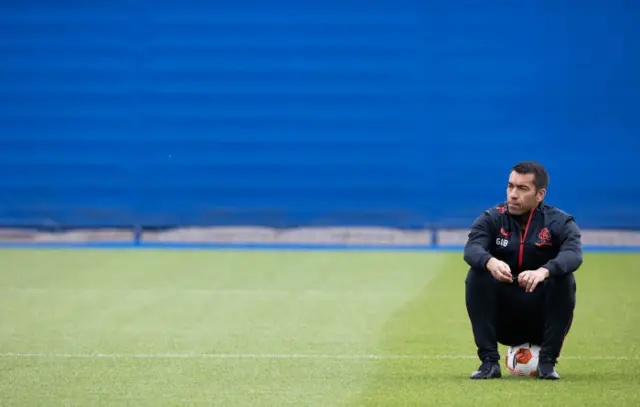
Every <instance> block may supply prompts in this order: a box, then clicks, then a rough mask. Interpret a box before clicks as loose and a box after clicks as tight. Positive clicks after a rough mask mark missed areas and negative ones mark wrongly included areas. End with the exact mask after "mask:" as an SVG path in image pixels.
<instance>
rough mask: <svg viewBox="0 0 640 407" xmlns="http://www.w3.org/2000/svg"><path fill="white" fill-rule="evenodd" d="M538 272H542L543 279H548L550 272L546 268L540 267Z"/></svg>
mask: <svg viewBox="0 0 640 407" xmlns="http://www.w3.org/2000/svg"><path fill="white" fill-rule="evenodd" d="M538 270H540V271H541V272H542V275H544V278H549V275H550V272H549V269H548V268H546V267H540V268H539V269H538Z"/></svg>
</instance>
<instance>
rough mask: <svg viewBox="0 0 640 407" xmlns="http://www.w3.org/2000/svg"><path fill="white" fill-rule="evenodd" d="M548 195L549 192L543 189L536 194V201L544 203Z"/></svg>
mask: <svg viewBox="0 0 640 407" xmlns="http://www.w3.org/2000/svg"><path fill="white" fill-rule="evenodd" d="M546 195H547V190H546V189H544V188H542V189H541V190H539V191H538V192H537V193H536V201H538V203H540V202H542V201H544V197H545V196H546Z"/></svg>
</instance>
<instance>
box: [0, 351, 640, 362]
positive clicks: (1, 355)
mask: <svg viewBox="0 0 640 407" xmlns="http://www.w3.org/2000/svg"><path fill="white" fill-rule="evenodd" d="M0 358H54V359H334V360H339V359H350V360H385V359H408V360H430V359H476V358H477V356H473V355H375V354H362V355H340V354H335V355H334V354H313V353H291V354H270V353H133V354H125V353H16V352H7V353H0ZM562 359H567V360H627V361H629V360H640V355H630V356H571V355H569V356H561V357H560V360H562Z"/></svg>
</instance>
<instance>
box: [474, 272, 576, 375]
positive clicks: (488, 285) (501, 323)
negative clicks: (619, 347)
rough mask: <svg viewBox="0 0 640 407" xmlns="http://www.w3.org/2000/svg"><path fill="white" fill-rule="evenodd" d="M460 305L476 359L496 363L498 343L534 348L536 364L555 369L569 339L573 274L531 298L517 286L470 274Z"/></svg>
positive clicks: (547, 283) (573, 302) (540, 286)
mask: <svg viewBox="0 0 640 407" xmlns="http://www.w3.org/2000/svg"><path fill="white" fill-rule="evenodd" d="M465 284H466V304H467V312H468V313H469V318H470V319H471V327H472V331H473V336H474V340H475V344H476V346H477V348H478V357H479V358H480V360H482V361H489V360H491V361H498V360H499V359H500V355H499V354H498V343H500V344H503V345H506V346H515V345H521V344H523V343H527V342H531V343H532V344H535V345H540V347H541V348H540V363H544V362H549V363H554V364H555V363H556V361H557V358H558V357H559V356H560V351H561V349H562V344H563V342H564V338H565V337H566V335H567V334H568V333H569V329H570V328H571V323H572V321H573V311H574V309H575V306H576V280H575V277H574V275H573V273H570V274H567V275H562V276H555V277H550V278H547V279H546V280H544V281H543V282H542V283H541V284H538V286H537V287H536V289H535V290H534V291H533V292H532V293H527V292H525V290H524V288H522V287H520V286H519V285H518V284H517V283H513V284H509V283H503V282H499V281H498V280H496V279H495V278H494V277H493V276H492V275H491V273H490V272H488V271H484V270H475V269H471V270H470V271H469V274H468V275H467V278H466V281H465Z"/></svg>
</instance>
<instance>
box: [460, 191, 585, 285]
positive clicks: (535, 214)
mask: <svg viewBox="0 0 640 407" xmlns="http://www.w3.org/2000/svg"><path fill="white" fill-rule="evenodd" d="M528 219H529V221H528V224H527V227H526V228H525V229H522V228H521V226H520V221H519V220H518V219H517V218H515V217H514V216H513V215H511V214H510V213H509V210H508V209H507V205H506V203H502V204H500V205H497V206H495V207H493V208H491V209H487V210H486V211H484V213H483V214H482V215H480V216H479V217H478V218H477V219H476V220H475V221H474V223H473V225H472V227H471V231H470V232H469V240H468V241H467V244H466V245H465V248H464V260H465V261H466V262H467V264H469V266H471V268H474V269H478V270H486V265H487V262H488V261H489V259H490V258H491V257H495V258H497V259H498V260H502V261H504V262H505V263H507V264H508V265H509V267H510V268H511V274H512V275H513V276H516V275H518V274H519V273H520V272H522V271H525V270H535V269H538V268H540V267H545V268H547V269H548V270H549V275H550V276H557V275H560V274H567V273H572V272H574V271H576V270H577V269H578V268H579V267H580V265H581V264H582V242H581V234H580V229H579V228H578V225H576V222H575V220H574V219H573V217H572V216H571V215H569V214H567V213H565V212H563V211H561V210H560V209H558V208H555V207H553V206H550V205H547V204H545V203H544V202H543V203H541V204H540V205H539V206H538V207H537V208H535V209H534V210H533V211H532V212H531V214H530V216H529V218H528Z"/></svg>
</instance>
